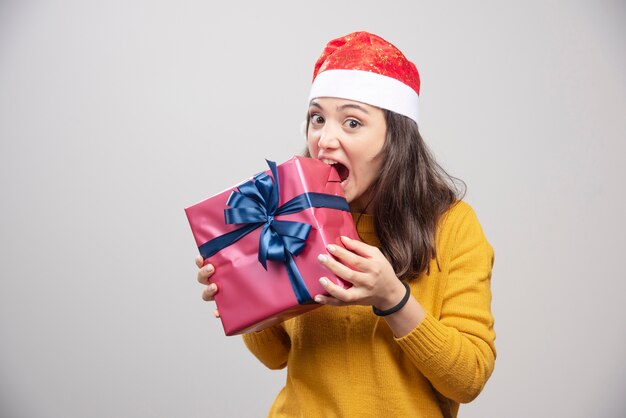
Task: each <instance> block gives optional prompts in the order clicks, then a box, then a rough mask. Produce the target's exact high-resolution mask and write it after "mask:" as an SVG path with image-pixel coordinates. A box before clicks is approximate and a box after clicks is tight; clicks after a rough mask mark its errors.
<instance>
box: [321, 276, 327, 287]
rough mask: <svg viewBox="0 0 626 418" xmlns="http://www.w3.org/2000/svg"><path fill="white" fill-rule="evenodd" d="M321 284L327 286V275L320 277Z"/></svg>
mask: <svg viewBox="0 0 626 418" xmlns="http://www.w3.org/2000/svg"><path fill="white" fill-rule="evenodd" d="M320 284H321V285H322V286H324V287H326V285H327V284H328V279H326V277H322V278H321V279H320Z"/></svg>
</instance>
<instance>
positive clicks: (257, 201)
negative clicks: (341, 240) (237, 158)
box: [198, 160, 350, 304]
mask: <svg viewBox="0 0 626 418" xmlns="http://www.w3.org/2000/svg"><path fill="white" fill-rule="evenodd" d="M266 161H267V164H268V165H269V167H270V170H271V172H272V175H273V177H274V181H273V182H272V178H271V177H270V176H268V175H267V173H265V172H263V173H260V174H258V175H256V176H255V177H254V178H253V179H252V180H250V181H247V182H245V183H243V184H242V185H240V186H239V187H238V189H239V190H238V191H237V190H235V191H233V192H232V193H231V195H230V197H229V198H228V201H227V202H226V204H227V205H228V206H230V208H227V209H224V218H225V223H227V224H243V226H242V227H240V228H237V229H235V230H234V231H231V232H229V233H227V234H224V235H221V236H219V237H216V238H214V239H212V240H210V241H208V242H206V243H204V244H202V245H201V246H200V247H198V249H199V250H200V254H201V255H202V257H204V258H205V259H207V258H209V257H211V256H212V255H214V254H216V253H217V252H219V251H221V250H223V249H224V248H226V247H228V246H229V245H232V244H234V243H235V242H237V241H239V240H240V239H241V238H243V237H245V236H246V235H248V234H249V233H250V232H252V231H254V230H255V229H257V228H259V227H263V229H262V230H261V235H260V238H259V254H258V260H259V263H261V265H262V266H263V268H264V269H265V270H267V260H274V261H281V262H282V263H283V264H284V265H285V268H286V270H287V275H288V276H289V281H290V283H291V286H292V288H293V291H294V293H295V295H296V299H297V300H298V303H299V304H307V303H313V300H312V298H311V295H310V294H309V291H308V290H307V288H306V285H305V284H304V280H303V279H302V275H301V274H300V271H299V270H298V267H297V266H296V263H295V261H294V259H293V257H294V256H297V255H298V254H300V253H301V252H302V250H304V247H305V246H306V240H307V238H308V236H309V232H311V225H309V224H306V223H303V222H292V221H281V220H276V219H274V218H275V217H276V216H279V215H288V214H290V213H296V212H300V211H303V210H305V209H308V208H312V207H315V208H329V209H338V210H343V211H346V212H349V211H350V207H349V206H348V202H347V201H346V199H345V198H343V197H340V196H333V195H328V194H323V193H303V194H301V195H298V196H296V197H294V198H293V199H291V200H290V201H288V202H287V203H285V204H284V205H282V206H280V207H278V198H279V196H280V185H279V180H278V171H277V169H276V163H275V162H273V161H268V160H266Z"/></svg>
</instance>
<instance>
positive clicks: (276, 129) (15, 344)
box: [0, 0, 626, 418]
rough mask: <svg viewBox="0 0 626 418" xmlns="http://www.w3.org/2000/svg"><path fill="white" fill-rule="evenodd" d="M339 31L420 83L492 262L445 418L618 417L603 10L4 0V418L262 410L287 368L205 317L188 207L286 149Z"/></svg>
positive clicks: (617, 124) (610, 122) (623, 128)
mask: <svg viewBox="0 0 626 418" xmlns="http://www.w3.org/2000/svg"><path fill="white" fill-rule="evenodd" d="M355 30H368V31H371V32H374V33H377V34H379V35H381V36H382V37H384V38H386V39H387V40H389V41H390V42H392V43H394V44H395V45H397V46H398V47H399V48H400V49H401V50H402V51H404V52H405V54H406V55H407V56H408V57H409V58H410V59H411V60H412V61H414V62H415V63H416V64H417V66H418V68H419V70H420V73H421V77H422V92H421V98H420V100H421V101H420V110H421V115H420V117H421V123H420V128H421V131H422V134H423V136H424V138H425V139H426V141H427V143H429V145H430V146H431V148H432V151H433V152H434V154H435V155H436V156H437V158H438V159H439V161H440V162H441V164H442V165H443V166H444V167H445V168H446V169H447V170H448V171H449V172H450V173H451V174H452V175H455V176H457V177H460V178H461V179H463V180H464V181H465V182H466V183H467V185H468V194H467V197H466V200H467V201H468V202H469V203H470V204H471V205H473V206H474V208H475V210H476V212H477V214H478V216H479V219H480V221H481V223H482V225H483V228H484V230H485V233H486V235H487V237H488V239H489V240H490V242H491V243H492V245H493V246H494V248H495V251H496V263H495V268H494V273H493V281H492V286H493V296H494V299H493V311H494V314H495V318H496V332H497V340H496V345H497V349H498V358H497V361H496V368H495V372H494V374H493V376H492V378H491V380H490V381H489V382H488V383H487V386H486V387H485V389H484V391H483V393H482V394H481V395H480V396H479V397H478V399H477V400H476V401H474V402H472V403H471V404H469V405H463V406H461V413H460V416H462V417H476V418H478V417H519V418H522V417H524V418H525V417H570V418H576V417H580V418H586V417H620V416H625V415H626V400H625V398H624V388H625V387H626V361H624V353H626V327H625V326H624V320H625V319H626V304H624V303H623V299H624V295H625V294H626V284H625V279H626V277H625V275H624V265H623V264H622V262H623V260H624V258H625V256H624V252H625V250H626V238H625V236H626V224H625V221H624V216H625V213H626V204H625V198H624V180H625V179H626V169H625V168H624V163H623V160H624V154H625V152H626V146H625V145H624V141H625V139H626V117H625V115H626V41H625V40H626V6H625V4H624V2H623V1H617V0H616V1H608V0H603V1H593V2H591V1H566V0H555V1H539V0H530V1H514V2H510V1H482V2H463V1H456V2H426V1H398V2H380V1H377V2H376V1H366V0H360V1H346V2H339V1H327V0H322V1H318V2H315V3H300V2H288V1H283V2H278V1H276V2H272V1H268V2H252V1H249V2H236V1H234V2H210V1H200V0H196V1H186V0H183V1H177V2H173V1H171V2H168V1H163V0H160V1H148V0H145V1H121V0H112V1H99V2H96V1H79V0H75V1H69V0H68V1H18V0H13V1H11V0H3V1H1V2H0V193H1V194H0V196H1V197H0V215H1V216H0V246H1V248H0V249H1V251H0V415H1V416H2V417H7V418H74V417H76V418H79V417H80V418H82V417H90V418H108V417H128V418H135V417H136V418H145V417H163V418H165V417H168V418H169V417H184V418H196V417H262V416H265V414H266V413H267V410H268V408H269V406H270V404H271V403H272V401H273V399H274V397H275V395H276V394H277V392H278V391H279V389H280V387H281V386H282V384H283V382H284V379H285V372H284V371H278V372H275V371H269V370H267V369H265V368H264V367H263V366H262V365H261V364H260V363H259V362H258V361H257V360H256V359H254V358H253V357H252V355H251V354H249V353H248V352H247V350H246V349H245V347H244V345H243V343H242V341H241V339H240V338H239V337H225V336H224V335H223V331H222V328H221V325H220V323H219V321H217V320H214V319H213V318H212V316H211V312H212V310H213V304H212V303H205V302H203V301H202V300H201V298H200V294H201V290H202V286H200V285H199V284H198V283H197V282H196V279H195V276H196V268H195V266H194V262H193V260H194V257H195V256H196V254H197V249H196V248H195V246H194V242H193V238H192V235H191V231H190V229H189V225H188V223H187V220H186V218H185V215H184V212H183V208H184V207H186V206H189V205H191V204H193V203H196V202H198V201H199V200H202V199H204V198H205V197H208V196H209V195H212V194H214V193H216V192H218V191H220V190H222V189H224V188H225V187H227V186H230V185H231V184H234V183H235V182H238V181H240V180H243V179H245V178H247V177H249V176H251V175H252V174H255V173H257V172H259V171H261V170H263V169H264V164H265V163H264V159H265V158H269V159H272V160H274V161H278V162H281V161H284V160H286V159H288V158H289V157H291V156H292V155H294V154H298V153H300V152H301V151H302V150H303V148H304V139H303V137H302V136H301V134H300V124H301V122H302V121H303V119H304V116H305V112H306V105H307V104H306V98H307V94H308V89H309V86H310V82H311V75H312V70H313V64H314V62H315V60H316V59H317V57H318V55H319V54H320V52H321V51H322V49H323V47H324V45H325V43H326V42H327V41H328V40H330V39H332V38H334V37H337V36H340V35H344V34H347V33H349V32H352V31H355ZM320 373H323V370H320Z"/></svg>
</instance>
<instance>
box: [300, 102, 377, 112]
mask: <svg viewBox="0 0 626 418" xmlns="http://www.w3.org/2000/svg"><path fill="white" fill-rule="evenodd" d="M309 106H310V107H317V108H318V109H321V110H324V108H323V107H322V106H321V105H320V104H319V103H317V102H316V101H311V103H310V104H309ZM345 109H356V110H360V111H361V112H363V113H365V114H368V115H369V114H370V112H368V111H367V109H366V108H364V107H363V106H359V105H357V104H354V103H346V104H344V105H341V106H338V107H337V110H345Z"/></svg>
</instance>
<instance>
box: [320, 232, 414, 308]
mask: <svg viewBox="0 0 626 418" xmlns="http://www.w3.org/2000/svg"><path fill="white" fill-rule="evenodd" d="M341 241H342V243H343V245H345V247H346V248H342V247H340V246H338V245H332V244H330V245H328V246H327V247H326V249H327V250H328V252H329V253H331V254H332V255H333V256H334V257H335V258H336V259H333V257H328V256H327V255H324V254H320V256H319V257H318V259H319V261H320V263H322V264H323V265H324V266H325V267H326V268H327V269H328V270H330V271H331V272H333V273H334V274H335V275H337V276H338V277H341V278H342V279H344V280H345V281H347V282H350V283H352V287H351V288H349V289H343V288H341V287H340V286H338V285H336V284H334V283H332V282H331V281H330V280H328V279H327V278H325V277H322V278H321V279H320V283H321V284H322V286H323V287H324V289H326V291H327V292H328V293H329V294H330V296H324V295H317V296H315V301H316V302H318V303H323V304H326V305H335V306H341V305H371V306H375V307H376V308H378V309H380V310H385V309H389V308H391V307H393V306H395V305H397V304H398V302H400V300H402V298H403V296H404V294H405V292H406V289H405V287H404V286H403V285H402V283H401V282H400V280H398V277H397V276H396V273H395V272H394V270H393V267H392V266H391V263H389V261H388V260H387V258H385V256H384V255H383V253H381V252H380V250H379V249H378V248H376V247H373V246H371V245H368V244H365V243H363V242H361V241H357V240H353V239H350V238H348V237H341Z"/></svg>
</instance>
